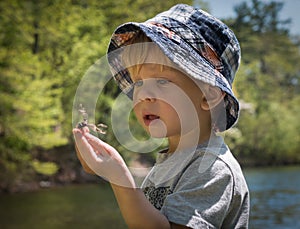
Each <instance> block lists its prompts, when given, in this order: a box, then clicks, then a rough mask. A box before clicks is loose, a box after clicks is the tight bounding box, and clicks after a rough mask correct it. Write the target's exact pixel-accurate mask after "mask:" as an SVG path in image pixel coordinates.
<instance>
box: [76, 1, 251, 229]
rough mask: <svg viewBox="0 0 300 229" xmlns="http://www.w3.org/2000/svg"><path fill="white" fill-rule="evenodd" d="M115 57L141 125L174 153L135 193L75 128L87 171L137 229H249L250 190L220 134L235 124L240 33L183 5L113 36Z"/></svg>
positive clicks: (122, 172)
mask: <svg viewBox="0 0 300 229" xmlns="http://www.w3.org/2000/svg"><path fill="white" fill-rule="evenodd" d="M108 60H109V63H110V65H111V67H112V72H113V75H114V78H115V80H116V82H117V83H118V85H119V87H120V88H121V89H122V91H123V92H124V93H125V94H127V95H128V97H129V98H131V99H132V100H133V110H134V113H135V115H136V117H137V119H138V121H139V123H140V124H141V125H142V126H143V127H144V129H145V130H146V131H147V132H148V133H149V134H150V135H151V136H152V137H156V138H164V137H166V138H167V139H168V142H169V147H168V149H166V150H163V151H162V152H159V153H158V158H157V162H156V164H155V166H154V167H153V168H152V170H151V171H150V173H149V174H148V176H147V177H146V178H145V180H144V182H143V184H142V187H141V188H137V187H136V185H135V183H134V180H133V177H132V175H131V174H130V171H129V169H128V167H127V166H126V164H125V162H124V160H123V159H122V157H121V156H120V155H119V153H118V152H117V151H116V150H115V149H114V148H113V147H111V146H110V145H108V144H107V143H105V142H103V141H101V140H100V139H98V138H96V137H94V136H92V135H91V134H89V132H88V129H87V128H82V129H79V128H75V129H74V130H73V133H74V137H75V140H76V148H77V153H78V157H79V159H80V161H81V163H82V165H83V167H84V168H85V170H86V171H88V172H90V173H95V174H97V175H99V176H101V177H104V178H105V179H107V180H108V181H109V182H110V183H111V186H112V188H113V191H114V194H115V196H116V199H117V201H118V204H119V206H120V209H121V212H122V215H123V217H124V219H125V221H126V223H127V225H128V226H129V227H130V228H247V227H248V217H249V192H248V188H247V184H246V182H245V179H244V177H243V174H242V171H241V169H240V166H239V164H238V163H237V161H236V160H235V159H234V157H233V156H232V154H231V152H230V150H229V149H228V147H227V146H226V144H225V143H224V142H223V139H222V138H221V137H218V136H217V135H216V133H217V132H221V131H224V130H227V129H229V128H231V127H232V125H233V124H234V123H235V122H236V120H237V118H238V112H239V104H238V101H237V99H236V98H235V96H234V94H233V92H232V90H231V84H232V82H233V79H234V75H235V72H236V70H237V68H238V65H239V61H240V47H239V43H238V41H237V39H236V37H235V35H234V34H233V32H232V31H231V30H230V29H229V28H228V27H227V26H226V25H225V24H223V23H222V22H221V21H219V20H218V19H216V18H214V17H213V16H211V15H209V14H208V13H206V12H204V11H202V10H198V9H194V8H193V7H191V6H188V5H183V4H179V5H176V6H174V7H172V8H171V9H170V10H168V11H166V12H163V13H161V14H159V15H157V16H155V17H154V18H152V19H150V20H148V21H146V22H144V23H126V24H124V25H121V26H120V27H118V28H117V29H116V31H115V32H114V34H113V36H112V38H111V42H110V45H109V50H108Z"/></svg>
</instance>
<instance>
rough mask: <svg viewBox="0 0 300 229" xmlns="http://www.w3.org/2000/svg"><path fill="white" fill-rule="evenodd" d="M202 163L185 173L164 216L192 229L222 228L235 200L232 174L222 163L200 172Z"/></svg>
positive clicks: (193, 165) (168, 199)
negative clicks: (233, 198) (233, 197)
mask: <svg viewBox="0 0 300 229" xmlns="http://www.w3.org/2000/svg"><path fill="white" fill-rule="evenodd" d="M200 165H201V159H199V160H196V161H194V162H192V163H191V164H190V165H189V166H188V167H187V168H186V169H185V171H184V172H183V173H182V175H181V177H180V178H179V180H178V182H177V184H176V186H175V187H174V190H173V193H172V194H170V195H168V196H167V197H166V199H165V202H164V206H163V207H162V209H161V211H162V213H163V214H164V215H165V216H166V217H167V218H168V220H169V221H170V222H173V223H176V224H180V225H185V226H188V227H191V228H221V226H222V222H223V220H224V219H225V217H226V214H227V212H228V209H229V208H230V203H231V200H232V196H233V183H234V181H233V177H232V173H231V170H230V169H229V168H228V166H227V165H226V164H225V163H224V162H223V161H222V160H220V159H218V158H216V160H215V161H214V163H212V165H211V166H210V167H209V168H207V169H206V170H205V171H201V172H199V171H200V170H199V166H200Z"/></svg>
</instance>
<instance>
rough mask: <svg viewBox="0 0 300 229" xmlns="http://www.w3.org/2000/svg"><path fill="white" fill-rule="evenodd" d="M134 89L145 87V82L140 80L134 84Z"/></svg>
mask: <svg viewBox="0 0 300 229" xmlns="http://www.w3.org/2000/svg"><path fill="white" fill-rule="evenodd" d="M133 85H134V87H141V86H143V80H138V81H136V82H134V84H133Z"/></svg>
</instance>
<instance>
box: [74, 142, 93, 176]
mask: <svg viewBox="0 0 300 229" xmlns="http://www.w3.org/2000/svg"><path fill="white" fill-rule="evenodd" d="M75 150H76V155H77V158H78V159H79V161H80V164H81V166H82V168H83V170H84V171H85V172H86V173H89V174H92V175H96V173H95V172H94V171H93V170H92V169H91V168H90V167H89V166H88V165H87V163H85V161H84V160H83V158H82V156H81V154H80V152H79V150H78V148H77V145H76V144H75Z"/></svg>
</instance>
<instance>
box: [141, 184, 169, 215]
mask: <svg viewBox="0 0 300 229" xmlns="http://www.w3.org/2000/svg"><path fill="white" fill-rule="evenodd" d="M143 192H144V194H145V196H146V198H147V199H148V200H149V201H150V203H151V204H152V205H153V206H154V207H155V208H156V209H158V210H160V209H161V208H162V206H163V205H164V202H165V199H166V197H167V195H169V194H171V193H173V192H172V190H171V189H170V186H168V187H158V188H155V187H154V186H150V187H145V188H144V189H143Z"/></svg>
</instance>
